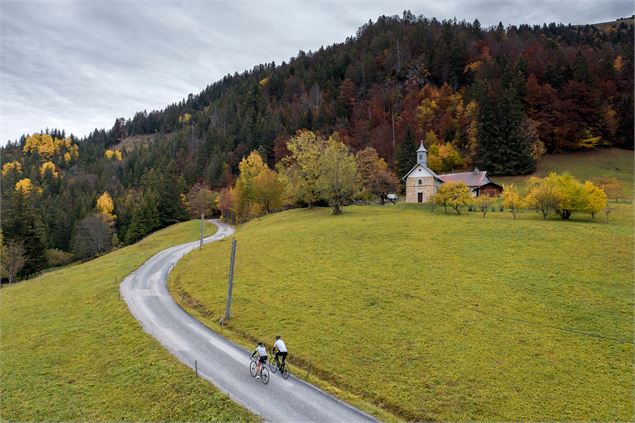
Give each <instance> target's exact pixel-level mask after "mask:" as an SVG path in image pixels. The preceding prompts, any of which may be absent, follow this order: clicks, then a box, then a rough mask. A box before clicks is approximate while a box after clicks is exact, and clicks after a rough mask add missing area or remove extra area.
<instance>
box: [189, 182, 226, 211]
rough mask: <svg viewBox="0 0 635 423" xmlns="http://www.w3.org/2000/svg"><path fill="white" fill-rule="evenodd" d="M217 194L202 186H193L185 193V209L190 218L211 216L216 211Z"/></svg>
mask: <svg viewBox="0 0 635 423" xmlns="http://www.w3.org/2000/svg"><path fill="white" fill-rule="evenodd" d="M217 198H218V194H217V193H215V192H214V191H212V190H210V189H209V188H207V187H206V186H205V185H203V184H200V183H198V184H194V185H192V187H190V189H189V190H188V192H187V195H186V201H187V209H188V211H189V212H190V214H191V216H192V217H196V218H197V217H201V216H203V218H204V217H205V216H207V215H211V214H212V213H214V211H215V210H218V208H217V205H216V199H217Z"/></svg>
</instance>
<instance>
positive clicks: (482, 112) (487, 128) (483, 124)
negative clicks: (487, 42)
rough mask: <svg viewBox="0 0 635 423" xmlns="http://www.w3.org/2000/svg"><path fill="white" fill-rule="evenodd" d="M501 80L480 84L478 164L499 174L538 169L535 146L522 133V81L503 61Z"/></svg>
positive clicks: (478, 91) (478, 96)
mask: <svg viewBox="0 0 635 423" xmlns="http://www.w3.org/2000/svg"><path fill="white" fill-rule="evenodd" d="M501 67H502V68H503V69H502V73H501V75H502V76H501V79H500V80H499V79H493V80H488V79H480V80H478V81H477V82H476V97H477V102H478V145H477V151H476V156H475V159H474V164H475V165H476V166H478V167H479V168H481V169H487V170H488V171H490V172H491V173H492V174H495V175H509V174H511V175H517V174H526V173H529V172H531V171H532V170H534V168H535V161H534V159H533V158H532V156H531V144H530V140H529V139H528V137H527V136H526V135H525V134H524V133H523V131H522V130H521V124H522V121H523V105H522V102H521V97H520V95H519V91H522V90H523V87H522V86H519V84H520V83H521V82H520V79H519V78H517V77H516V74H515V73H514V71H513V68H512V67H511V66H509V64H507V63H505V62H503V63H502V64H501Z"/></svg>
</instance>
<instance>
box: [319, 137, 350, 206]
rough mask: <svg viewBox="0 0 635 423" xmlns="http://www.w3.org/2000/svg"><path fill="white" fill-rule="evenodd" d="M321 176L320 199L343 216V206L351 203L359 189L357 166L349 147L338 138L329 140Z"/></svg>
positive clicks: (322, 157) (320, 161) (320, 167)
mask: <svg viewBox="0 0 635 423" xmlns="http://www.w3.org/2000/svg"><path fill="white" fill-rule="evenodd" d="M319 169H320V174H319V177H318V179H317V183H316V186H317V188H318V190H319V193H320V197H321V198H322V199H324V200H326V201H327V202H328V203H329V205H330V206H331V207H333V214H334V215H339V214H342V206H344V205H345V204H347V203H348V202H350V200H351V199H352V197H353V194H355V191H356V189H357V165H356V164H355V156H353V155H352V154H351V153H350V151H349V149H348V147H346V146H345V145H344V144H343V143H342V142H340V141H339V140H338V139H337V138H336V137H334V136H333V137H331V138H329V140H328V142H327V145H326V148H325V149H324V151H323V152H322V155H321V156H320V159H319Z"/></svg>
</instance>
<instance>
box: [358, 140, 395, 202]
mask: <svg viewBox="0 0 635 423" xmlns="http://www.w3.org/2000/svg"><path fill="white" fill-rule="evenodd" d="M355 162H356V165H357V184H358V187H359V188H360V189H361V191H362V193H361V195H362V197H365V198H368V197H370V196H374V197H379V200H380V202H381V204H382V205H384V204H385V202H386V197H387V195H388V194H389V193H391V192H395V190H397V188H398V187H399V180H398V179H397V177H396V176H395V174H394V173H392V172H391V171H390V170H389V169H388V165H387V164H386V162H385V161H384V159H382V158H381V157H379V154H377V150H375V149H374V148H372V147H366V148H365V149H363V150H360V151H358V152H357V153H356V154H355Z"/></svg>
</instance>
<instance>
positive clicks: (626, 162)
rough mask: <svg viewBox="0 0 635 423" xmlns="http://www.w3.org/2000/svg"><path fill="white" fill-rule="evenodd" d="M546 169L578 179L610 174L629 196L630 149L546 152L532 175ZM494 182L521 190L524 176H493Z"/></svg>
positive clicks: (630, 182)
mask: <svg viewBox="0 0 635 423" xmlns="http://www.w3.org/2000/svg"><path fill="white" fill-rule="evenodd" d="M549 172H559V173H562V172H569V173H570V174H571V175H573V176H575V177H576V178H578V179H580V180H581V181H583V182H584V181H586V180H592V179H594V178H597V177H601V176H610V177H613V178H616V179H618V180H619V181H621V182H622V184H624V193H625V195H626V197H627V198H629V199H632V198H633V152H632V151H629V150H623V149H619V148H609V149H598V150H594V151H590V152H580V153H568V154H550V155H547V156H544V157H543V158H542V160H541V161H540V162H539V163H538V166H537V169H536V172H535V173H534V176H540V177H543V176H547V175H548V174H549ZM493 179H494V181H496V182H498V183H506V184H510V183H513V184H516V185H517V186H518V187H520V188H521V189H523V190H524V187H525V181H526V180H527V177H526V176H501V177H498V176H495V177H493Z"/></svg>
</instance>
